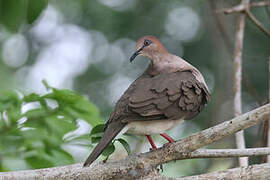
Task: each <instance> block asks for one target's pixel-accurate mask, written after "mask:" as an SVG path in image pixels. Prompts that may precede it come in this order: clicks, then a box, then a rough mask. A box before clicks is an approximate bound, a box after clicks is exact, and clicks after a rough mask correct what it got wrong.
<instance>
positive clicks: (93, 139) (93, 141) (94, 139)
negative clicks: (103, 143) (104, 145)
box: [91, 136, 102, 144]
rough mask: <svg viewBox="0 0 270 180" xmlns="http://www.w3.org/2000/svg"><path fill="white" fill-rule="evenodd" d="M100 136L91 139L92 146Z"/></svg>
mask: <svg viewBox="0 0 270 180" xmlns="http://www.w3.org/2000/svg"><path fill="white" fill-rule="evenodd" d="M101 138H102V137H101V136H97V137H91V143H92V144H96V143H98V142H99V141H100V140H101Z"/></svg>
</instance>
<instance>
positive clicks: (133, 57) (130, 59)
mask: <svg viewBox="0 0 270 180" xmlns="http://www.w3.org/2000/svg"><path fill="white" fill-rule="evenodd" d="M143 48H144V46H143V47H141V48H140V49H138V50H137V51H136V52H135V53H134V54H133V55H132V56H131V57H130V58H129V61H130V62H132V61H133V60H134V59H135V58H136V57H137V56H138V55H139V54H140V52H141V51H142V50H143Z"/></svg>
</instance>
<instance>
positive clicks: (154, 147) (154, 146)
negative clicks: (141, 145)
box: [146, 135, 163, 172]
mask: <svg viewBox="0 0 270 180" xmlns="http://www.w3.org/2000/svg"><path fill="white" fill-rule="evenodd" d="M146 137H147V139H148V141H149V142H150V144H151V146H152V149H150V150H156V149H157V146H156V145H155V143H154V141H153V139H152V137H151V136H150V135H146ZM159 167H160V169H161V171H162V172H163V165H162V164H161V165H160V166H159ZM157 170H159V169H157Z"/></svg>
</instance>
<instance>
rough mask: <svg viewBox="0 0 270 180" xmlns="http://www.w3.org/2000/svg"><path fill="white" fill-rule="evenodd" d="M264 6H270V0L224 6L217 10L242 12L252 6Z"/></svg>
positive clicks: (226, 12)
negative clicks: (229, 6)
mask: <svg viewBox="0 0 270 180" xmlns="http://www.w3.org/2000/svg"><path fill="white" fill-rule="evenodd" d="M264 6H265V7H266V6H270V1H261V2H252V3H249V4H246V5H243V4H239V5H237V6H234V7H231V8H224V9H221V10H218V11H217V12H218V13H220V12H222V13H224V14H231V13H240V12H243V11H245V10H246V9H250V8H252V7H264Z"/></svg>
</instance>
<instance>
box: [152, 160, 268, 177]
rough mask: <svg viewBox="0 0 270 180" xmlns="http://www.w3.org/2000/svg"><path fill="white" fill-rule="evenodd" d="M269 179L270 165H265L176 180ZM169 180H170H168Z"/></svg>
mask: <svg viewBox="0 0 270 180" xmlns="http://www.w3.org/2000/svg"><path fill="white" fill-rule="evenodd" d="M269 177H270V163H265V164H259V165H252V166H248V167H240V168H234V169H228V170H225V171H217V172H214V173H208V174H202V175H198V176H188V177H183V178H176V179H177V180H194V179H196V180H216V179H226V180H235V179H237V180H252V179H269ZM160 179H163V180H164V178H160ZM169 179H170V178H168V180H169ZM156 180H157V179H156ZM171 180H172V178H171Z"/></svg>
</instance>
